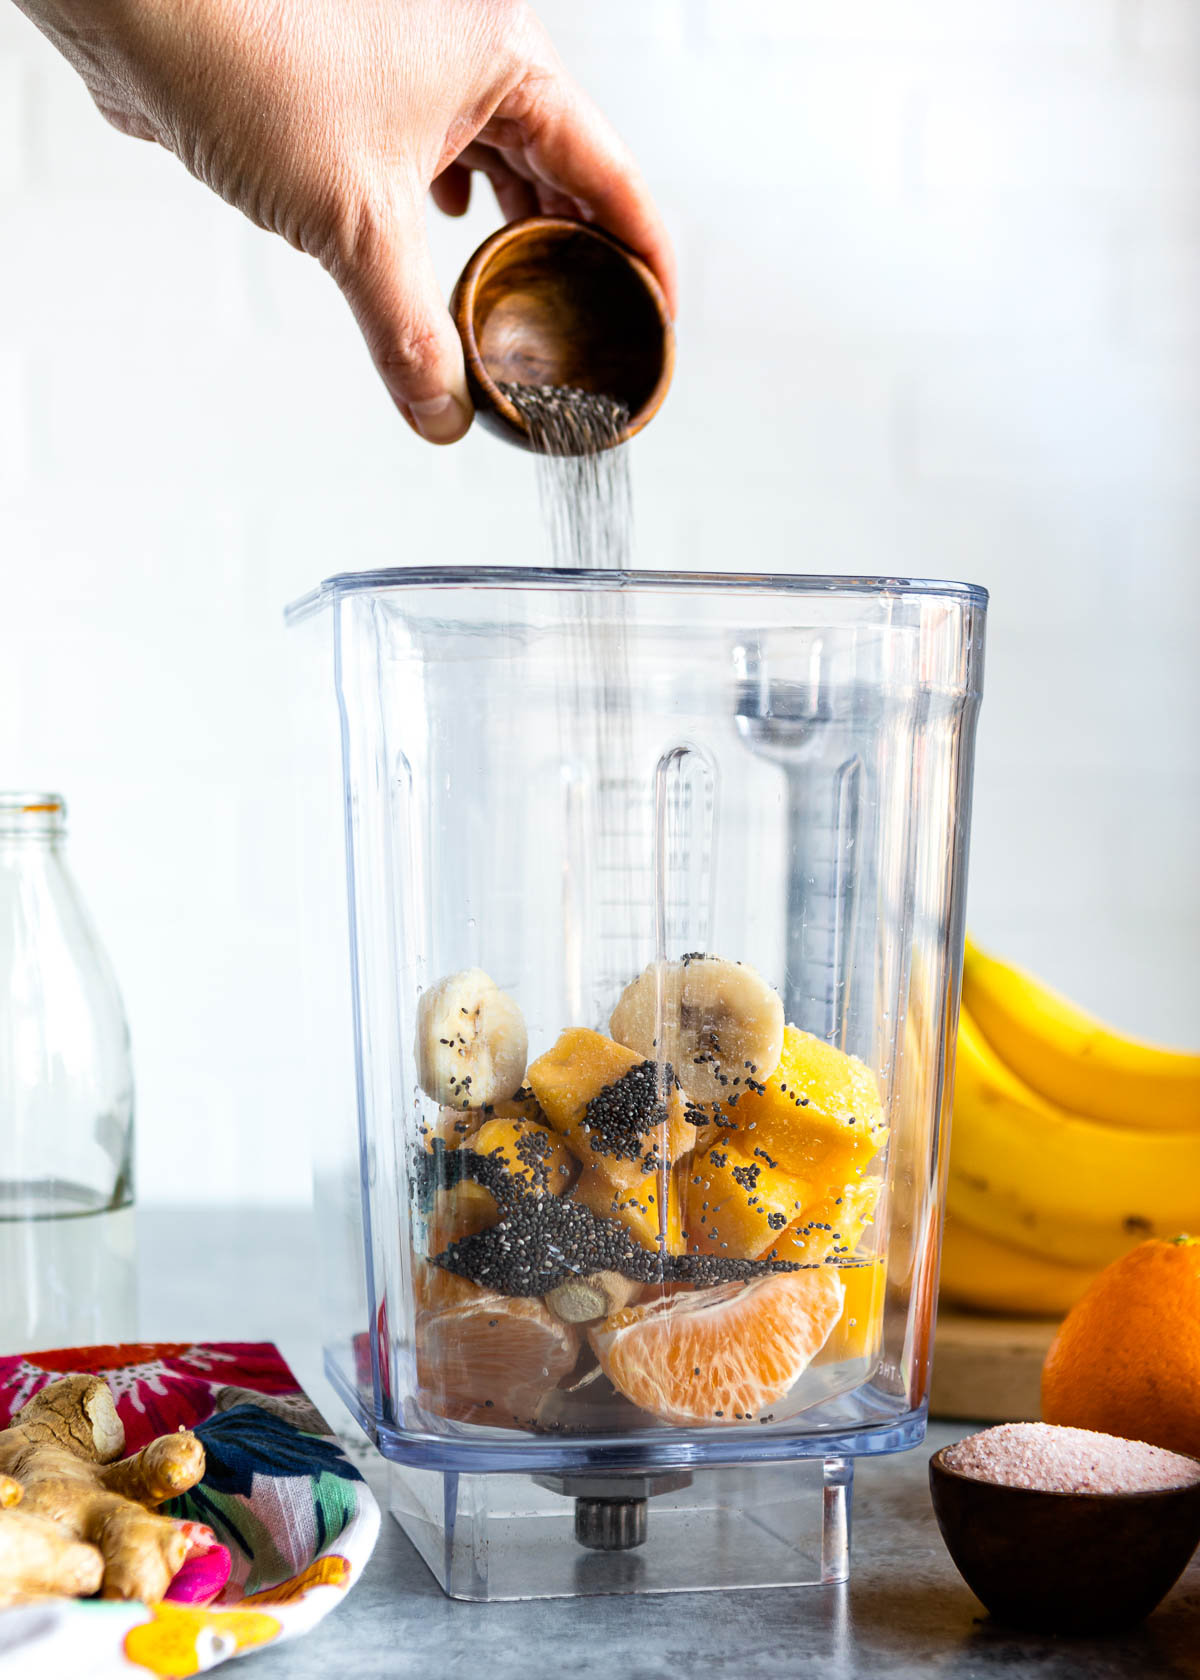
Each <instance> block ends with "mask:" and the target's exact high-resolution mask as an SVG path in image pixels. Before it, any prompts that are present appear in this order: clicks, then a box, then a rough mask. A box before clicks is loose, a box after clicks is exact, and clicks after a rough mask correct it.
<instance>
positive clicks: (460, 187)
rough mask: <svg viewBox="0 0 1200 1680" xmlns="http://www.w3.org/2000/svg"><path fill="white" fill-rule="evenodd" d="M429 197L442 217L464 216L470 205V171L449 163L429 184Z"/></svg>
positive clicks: (459, 165)
mask: <svg viewBox="0 0 1200 1680" xmlns="http://www.w3.org/2000/svg"><path fill="white" fill-rule="evenodd" d="M429 196H430V197H431V198H432V199H433V202H434V203H435V204H436V205H437V207H438V209H439V210H440V211H441V212H442V214H443V216H464V215H466V213H467V209H468V207H469V205H470V203H471V171H470V170H469V169H464V168H463V167H462V165H461V164H459V163H449V164H447V165H446V167H445V169H443V170H442V173H441V174H440V175H437V176H435V177H434V179H433V180H432V181H431V182H430V186H429Z"/></svg>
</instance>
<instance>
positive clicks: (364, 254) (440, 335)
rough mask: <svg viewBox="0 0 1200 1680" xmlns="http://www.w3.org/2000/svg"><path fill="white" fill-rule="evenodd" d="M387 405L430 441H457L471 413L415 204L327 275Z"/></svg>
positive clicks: (366, 237) (458, 348) (454, 335)
mask: <svg viewBox="0 0 1200 1680" xmlns="http://www.w3.org/2000/svg"><path fill="white" fill-rule="evenodd" d="M334 279H335V280H336V281H337V283H338V285H339V286H340V287H341V289H342V292H343V294H344V295H345V298H346V301H347V302H348V303H349V305H350V307H351V309H352V310H353V311H354V316H355V319H356V320H357V322H358V324H359V327H360V328H361V329H362V335H363V337H364V338H365V339H366V341H367V348H368V349H369V350H370V352H371V355H372V357H373V359H374V362H375V366H376V367H377V368H378V369H379V372H380V375H381V376H382V378H383V382H384V384H385V385H386V386H387V388H388V390H389V391H390V392H391V394H392V400H393V402H394V403H395V404H396V407H397V408H398V409H399V410H400V412H401V414H403V416H404V418H405V419H406V420H407V421H408V423H409V425H410V426H411V427H412V428H413V430H414V431H416V432H419V433H420V435H421V436H422V437H423V438H427V439H428V441H429V442H430V443H457V441H458V439H459V438H460V437H462V436H463V435H464V433H465V432H466V431H467V430H468V428H469V427H470V424H471V420H472V417H473V415H474V409H473V407H472V404H471V398H470V396H469V395H468V392H467V377H466V369H465V367H464V365H463V353H462V344H461V342H460V341H459V337H458V332H457V330H456V328H455V326H454V322H453V321H452V320H451V318H450V312H449V310H448V309H447V307H446V304H445V302H444V301H443V299H442V295H441V291H440V289H439V287H438V282H437V276H436V275H435V273H434V269H433V259H432V257H431V256H430V252H429V239H428V236H427V233H426V229H425V214H424V206H423V205H422V204H415V205H412V206H410V207H408V210H407V213H404V212H402V211H400V210H397V212H396V213H395V214H393V216H392V217H391V218H390V219H389V221H388V222H387V224H386V225H384V226H382V227H379V226H375V227H372V228H371V229H370V230H369V231H368V232H365V233H364V234H362V235H361V236H360V237H359V238H358V239H357V240H356V241H355V244H354V248H353V250H352V251H351V252H350V253H349V254H348V255H347V256H345V257H344V258H343V259H342V260H341V261H340V262H339V263H338V264H337V267H336V269H335V271H334Z"/></svg>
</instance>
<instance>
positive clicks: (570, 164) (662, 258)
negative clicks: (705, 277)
mask: <svg viewBox="0 0 1200 1680" xmlns="http://www.w3.org/2000/svg"><path fill="white" fill-rule="evenodd" d="M482 138H483V139H484V140H486V141H490V142H491V143H492V144H493V145H496V146H498V147H499V148H500V149H501V150H502V151H503V152H505V153H508V151H509V148H510V146H512V145H513V144H514V143H519V144H520V145H521V146H522V147H523V149H524V154H525V157H526V159H527V160H528V163H529V165H530V166H531V173H532V174H533V176H534V178H535V180H536V181H537V182H538V184H539V188H542V187H544V188H546V189H547V190H548V191H549V192H551V193H554V194H557V195H561V196H562V197H564V198H566V199H568V200H573V201H575V202H576V203H577V204H578V205H580V206H581V207H582V209H583V211H584V215H585V219H587V220H594V221H596V222H598V223H599V224H600V226H601V227H604V228H606V229H607V230H608V231H609V232H610V233H614V234H616V236H617V238H618V239H622V240H624V242H625V244H626V245H628V246H630V247H631V248H632V249H633V250H634V251H636V252H637V253H638V255H639V256H640V257H642V258H643V260H644V261H645V262H646V263H647V264H648V265H649V266H650V268H651V269H652V270H653V271H654V273H655V275H656V276H657V278H658V280H659V283H660V284H661V286H662V289H663V291H664V293H665V294H666V298H667V303H668V306H669V307H670V309H671V311H672V313H674V311H675V307H676V286H675V256H674V253H673V251H672V249H671V242H670V239H669V238H668V237H667V230H666V228H665V227H664V226H663V223H662V218H661V217H660V215H659V213H658V210H657V209H656V208H655V204H654V200H653V199H652V198H651V196H650V190H649V188H648V187H647V185H646V183H645V181H644V180H643V179H642V175H641V172H640V170H639V169H638V167H637V165H636V164H635V163H634V161H633V158H632V156H631V155H630V153H629V151H628V150H627V148H626V147H625V146H624V144H623V143H622V142H621V140H620V139H618V137H617V135H616V133H615V132H614V131H613V129H612V128H611V127H610V126H609V124H608V123H607V121H606V120H605V119H604V117H602V116H601V115H600V112H599V111H598V110H597V109H596V107H595V106H594V105H593V104H592V102H591V100H590V99H588V97H587V96H586V94H584V93H583V91H582V90H581V89H580V88H578V87H576V85H575V84H574V83H573V82H572V81H571V80H570V78H569V77H567V76H566V75H564V74H563V73H561V72H559V71H558V70H544V71H536V72H531V74H530V75H529V76H527V77H526V79H525V80H524V81H523V82H522V83H521V85H520V86H519V87H518V88H517V89H515V90H514V92H513V93H511V94H510V95H509V96H508V98H507V99H505V100H504V101H503V103H502V104H501V105H500V106H499V107H498V109H497V111H496V113H495V116H494V117H493V119H492V121H491V123H489V124H488V126H487V127H486V128H485V129H484V131H483V134H482Z"/></svg>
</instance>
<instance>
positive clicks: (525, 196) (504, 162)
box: [457, 142, 540, 222]
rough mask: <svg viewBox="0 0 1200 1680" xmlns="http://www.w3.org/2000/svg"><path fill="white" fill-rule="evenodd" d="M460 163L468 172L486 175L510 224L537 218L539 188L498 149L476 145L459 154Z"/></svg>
mask: <svg viewBox="0 0 1200 1680" xmlns="http://www.w3.org/2000/svg"><path fill="white" fill-rule="evenodd" d="M457 162H458V163H460V164H465V165H466V166H467V168H468V169H477V170H478V171H479V173H480V174H481V175H486V176H487V178H488V180H489V182H490V183H491V188H492V191H493V192H494V193H495V195H496V203H497V204H498V205H499V206H500V214H501V215H502V216H503V217H504V219H505V221H506V222H517V221H520V219H521V217H522V216H536V215H537V213H538V210H539V208H540V206H539V204H538V195H537V189H536V188H535V186H534V184H533V182H532V181H531V180H530V179H529V178H528V176H527V175H525V174H523V173H522V172H521V170H520V169H517V168H515V167H514V166H513V163H512V162H511V161H510V160H508V159H506V158H503V157H501V155H500V153H499V152H498V151H497V150H496V149H495V147H494V146H484V145H480V144H479V143H478V142H473V143H472V144H471V145H470V146H467V147H466V148H465V149H464V150H463V151H461V152H460V153H459V155H458V158H457Z"/></svg>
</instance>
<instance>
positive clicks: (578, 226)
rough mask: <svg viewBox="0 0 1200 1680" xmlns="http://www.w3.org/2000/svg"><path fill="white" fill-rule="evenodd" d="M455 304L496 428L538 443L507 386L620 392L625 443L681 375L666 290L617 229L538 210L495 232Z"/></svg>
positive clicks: (472, 376) (489, 420)
mask: <svg viewBox="0 0 1200 1680" xmlns="http://www.w3.org/2000/svg"><path fill="white" fill-rule="evenodd" d="M450 309H451V313H452V314H453V316H454V320H455V324H456V326H457V327H458V331H459V335H460V337H461V338H462V342H463V351H464V354H465V356H466V364H467V384H468V386H469V387H470V391H471V396H472V398H473V400H474V402H475V407H476V410H477V411H478V415H479V420H480V422H481V423H482V424H483V425H484V426H486V427H487V428H488V429H489V431H493V432H495V433H496V434H497V436H499V437H503V438H505V439H506V440H507V441H508V442H509V443H515V444H516V445H517V446H518V447H519V448H522V449H529V448H530V447H531V443H530V436H529V426H528V423H527V421H526V420H525V419H524V418H523V416H522V415H521V414H519V413H518V411H517V409H516V407H515V406H514V405H513V403H512V402H510V401H509V399H508V398H507V397H506V396H505V395H504V393H503V392H502V391H501V390H500V389H499V385H500V384H502V383H503V384H514V385H569V386H574V387H575V388H576V389H579V390H584V391H594V392H597V393H599V394H600V395H603V396H606V397H612V398H615V399H616V401H618V402H620V403H621V404H622V405H623V406H624V407H625V408H626V409H628V411H629V421H628V424H627V425H626V426H625V428H624V430H623V431H622V432H621V434H620V436H619V437H617V438H615V439H614V440H613V441H614V442H619V443H623V442H624V441H625V440H626V439H627V438H631V437H632V436H633V435H634V433H635V432H640V431H641V429H642V427H643V426H645V425H646V424H647V422H648V421H649V420H651V419H652V418H653V416H654V415H655V414H657V412H658V410H659V408H660V407H661V405H662V401H663V398H664V397H665V396H666V394H667V387H668V386H669V385H670V383H671V373H672V370H673V368H674V364H675V334H674V330H673V328H672V326H671V317H670V313H669V311H668V309H667V303H666V299H665V298H664V296H663V293H662V288H661V287H660V286H659V283H658V281H657V280H656V279H655V278H654V275H653V274H652V273H651V272H650V270H649V268H648V267H647V266H646V264H645V263H644V262H643V261H642V260H641V258H640V257H636V256H634V254H633V252H632V251H630V250H628V249H626V247H625V246H624V245H622V244H621V242H620V241H619V240H617V239H614V238H613V237H612V235H611V234H607V233H602V232H601V231H600V230H599V228H595V227H590V226H589V225H587V224H586V223H584V222H574V221H570V220H568V219H566V218H565V217H559V216H530V217H527V218H526V219H525V220H524V221H520V222H512V223H510V225H509V226H508V227H505V228H501V229H500V231H499V232H498V233H494V234H493V235H492V237H491V238H490V239H486V240H485V241H484V242H483V244H482V245H481V246H480V247H479V249H478V250H477V251H476V252H475V255H474V256H473V257H472V258H471V260H470V261H469V262H468V264H467V266H466V267H465V268H464V269H463V271H462V274H461V276H460V277H459V281H458V284H457V286H456V287H455V288H454V295H453V297H452V298H451V300H450Z"/></svg>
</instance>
